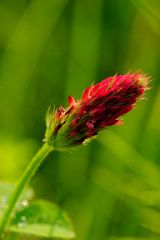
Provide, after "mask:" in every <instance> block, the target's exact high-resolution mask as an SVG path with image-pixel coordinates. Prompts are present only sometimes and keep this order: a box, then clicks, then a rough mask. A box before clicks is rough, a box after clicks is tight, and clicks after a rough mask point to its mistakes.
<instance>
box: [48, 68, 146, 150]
mask: <svg viewBox="0 0 160 240" xmlns="http://www.w3.org/2000/svg"><path fill="white" fill-rule="evenodd" d="M148 82H149V77H148V76H146V75H145V74H143V73H138V72H137V73H133V74H131V73H128V74H124V75H115V76H112V77H108V78H106V79H104V80H103V81H101V82H99V83H97V84H95V85H91V86H89V87H88V88H87V89H85V90H84V92H83V94H82V97H81V99H80V100H77V101H76V100H75V99H74V98H73V97H71V96H69V97H68V103H69V106H68V107H67V108H66V109H65V108H63V107H62V106H61V107H59V108H57V109H56V110H55V111H52V110H51V109H49V110H48V113H47V117H46V125H47V129H46V134H45V141H46V142H48V144H52V145H53V147H55V148H56V149H58V150H66V149H68V148H73V147H75V146H77V145H80V144H82V143H84V142H86V141H87V140H89V139H91V138H93V137H94V136H96V135H97V134H98V132H99V131H101V130H103V129H105V128H107V127H109V126H113V125H120V124H121V123H122V120H121V119H120V117H121V116H122V115H124V114H126V113H128V112H129V111H130V110H132V109H133V108H134V106H135V103H136V101H137V100H138V99H140V98H142V96H143V94H144V92H145V91H146V90H147V89H148Z"/></svg>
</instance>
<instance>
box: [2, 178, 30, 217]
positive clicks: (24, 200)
mask: <svg viewBox="0 0 160 240" xmlns="http://www.w3.org/2000/svg"><path fill="white" fill-rule="evenodd" d="M15 187H16V184H13V183H0V217H1V215H2V213H3V210H4V209H5V207H6V205H7V203H8V200H9V197H10V196H11V193H12V192H13V190H14V189H15ZM33 195H34V193H33V190H32V189H31V188H25V189H24V191H23V192H22V194H21V196H20V199H19V200H18V202H17V206H16V209H17V210H20V209H22V208H23V207H26V206H27V204H28V201H29V200H30V199H32V198H33Z"/></svg>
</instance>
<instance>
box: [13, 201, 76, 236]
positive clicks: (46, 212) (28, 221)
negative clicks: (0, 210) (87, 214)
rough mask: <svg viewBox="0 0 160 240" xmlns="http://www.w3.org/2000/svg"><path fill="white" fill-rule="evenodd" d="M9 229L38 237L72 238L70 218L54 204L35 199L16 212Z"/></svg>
mask: <svg viewBox="0 0 160 240" xmlns="http://www.w3.org/2000/svg"><path fill="white" fill-rule="evenodd" d="M9 231H12V232H19V233H25V234H32V235H36V236H40V237H48V238H53V237H58V238H74V236H75V234H74V231H73V227H72V224H71V221H70V219H69V218H68V216H67V215H66V213H64V212H63V211H62V210H61V209H60V208H59V207H58V206H57V205H56V204H53V203H50V202H48V201H44V200H37V201H34V202H33V203H31V204H30V206H28V207H26V208H24V209H22V210H21V211H19V212H17V214H16V216H15V218H14V219H13V220H12V222H11V224H10V226H9Z"/></svg>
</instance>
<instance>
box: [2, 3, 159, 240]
mask: <svg viewBox="0 0 160 240" xmlns="http://www.w3.org/2000/svg"><path fill="white" fill-rule="evenodd" d="M159 13H160V1H159V0H152V1H149V0H133V1H132V0H128V1H127V0H126V1H125V0H124V1H122V0H68V1H67V0H16V1H12V0H0V180H8V181H15V180H17V179H18V178H19V176H20V175H21V173H22V172H23V170H24V168H25V166H27V164H28V163H29V161H30V160H31V157H32V156H33V155H34V153H35V152H36V151H37V150H38V148H39V147H40V146H41V144H42V139H43V137H44V132H45V121H44V118H45V113H46V110H47V108H48V106H49V105H51V106H59V105H64V106H66V105H67V96H68V95H73V96H74V97H75V98H76V99H78V98H80V96H81V93H82V91H83V89H84V88H86V87H87V86H88V85H90V84H91V83H92V82H93V81H94V83H96V82H98V81H100V80H102V79H104V78H105V77H107V76H110V75H114V74H115V73H121V74H124V73H126V72H128V71H129V70H131V71H133V72H134V71H136V70H137V69H142V71H143V72H145V73H148V74H149V75H151V76H152V79H153V80H152V82H151V86H152V88H151V90H150V91H148V92H147V94H146V95H147V96H146V97H147V100H146V101H140V102H139V103H138V104H137V107H136V109H135V110H134V111H132V112H131V113H129V114H128V115H126V116H125V117H124V120H125V124H124V125H122V126H120V127H118V126H116V127H112V128H110V129H109V130H106V131H104V132H103V133H101V134H100V135H99V137H98V138H97V139H96V140H94V141H92V142H91V143H90V144H89V145H87V146H82V147H80V148H78V149H77V150H75V151H73V152H64V153H59V152H54V153H52V154H51V155H50V156H49V157H48V159H47V160H46V161H45V162H44V163H43V164H42V166H41V167H40V169H39V171H38V173H37V174H36V176H34V178H33V179H32V181H31V186H33V188H34V189H35V192H36V196H37V198H44V199H48V200H51V201H54V202H56V203H58V204H59V205H60V206H62V208H64V209H65V210H66V211H67V212H68V213H69V215H70V217H71V218H72V221H73V224H74V227H75V231H76V233H77V237H76V240H108V239H109V240H133V239H143V240H144V239H160V159H159V158H160V125H159V121H160V120H159V119H160V85H159V83H160V81H159V79H160V67H159V66H160V14H159ZM21 239H25V238H24V237H23V238H21ZM26 239H35V238H32V237H31V236H29V237H28V238H26Z"/></svg>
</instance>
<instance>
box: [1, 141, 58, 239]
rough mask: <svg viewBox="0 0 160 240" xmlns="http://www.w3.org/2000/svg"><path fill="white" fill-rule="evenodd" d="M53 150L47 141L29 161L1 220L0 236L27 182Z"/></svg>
mask: <svg viewBox="0 0 160 240" xmlns="http://www.w3.org/2000/svg"><path fill="white" fill-rule="evenodd" d="M51 151H53V147H52V146H49V145H48V144H47V143H45V144H44V145H43V146H42V147H41V149H40V150H39V151H38V152H37V153H36V155H35V156H34V157H33V159H32V161H31V162H30V163H29V165H28V167H27V168H26V169H25V171H24V173H23V175H22V177H21V178H20V180H19V181H18V183H17V186H16V188H15V190H14V191H13V194H12V195H11V198H10V200H9V202H8V205H7V207H6V209H5V210H4V213H3V216H2V218H1V222H0V236H2V234H3V231H4V230H5V228H6V226H7V224H8V223H9V220H10V218H11V214H12V212H13V210H14V208H15V206H16V203H17V201H18V199H19V197H20V195H21V193H22V191H23V189H24V187H25V186H26V184H27V183H28V182H29V180H30V179H31V177H32V176H33V175H34V174H35V172H36V171H37V169H38V167H39V166H40V164H41V163H42V161H43V160H44V159H45V158H46V157H47V155H48V154H49V153H50V152H51Z"/></svg>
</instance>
